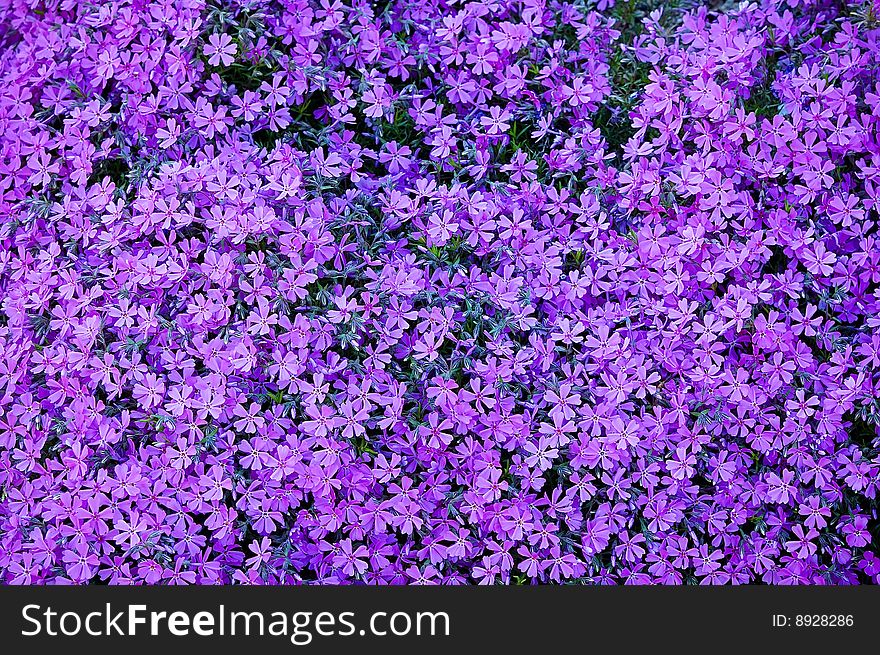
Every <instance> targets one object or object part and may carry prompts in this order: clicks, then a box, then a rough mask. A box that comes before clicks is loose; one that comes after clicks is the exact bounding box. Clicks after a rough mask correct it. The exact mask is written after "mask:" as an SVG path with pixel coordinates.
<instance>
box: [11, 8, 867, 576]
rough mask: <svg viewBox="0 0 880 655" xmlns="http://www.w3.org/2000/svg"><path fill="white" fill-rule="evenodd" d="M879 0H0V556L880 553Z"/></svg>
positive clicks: (410, 559) (491, 562)
mask: <svg viewBox="0 0 880 655" xmlns="http://www.w3.org/2000/svg"><path fill="white" fill-rule="evenodd" d="M878 17H880V11H878V8H877V7H874V6H873V5H872V3H871V2H867V3H864V2H863V3H851V4H847V3H843V2H828V1H825V0H821V1H813V0H788V1H766V0H765V1H762V2H754V3H742V4H736V5H735V4H733V3H726V4H723V3H719V2H716V3H712V4H711V6H708V7H707V6H700V5H699V4H697V3H694V2H690V1H688V0H684V1H683V2H678V3H664V2H647V1H644V2H640V1H637V0H632V1H622V0H617V2H616V3H615V2H614V1H613V0H599V1H598V2H595V1H592V0H589V1H584V0H577V1H575V2H558V1H555V0H484V1H482V2H476V1H465V0H391V1H390V2H365V1H363V0H346V1H343V0H320V1H313V0H281V1H275V0H223V1H220V0H210V1H207V2H206V1H205V0H162V1H156V2H148V1H144V0H102V1H101V2H87V1H84V0H61V1H58V0H4V2H3V3H0V52H2V56H0V242H2V248H0V300H2V303H0V355H2V356H0V580H2V581H5V582H6V583H14V584H20V583H68V582H71V583H86V582H92V583H94V582H106V583H111V584H126V583H172V584H181V583H217V582H223V583H229V582H240V583H248V584H262V583H269V584H276V583H283V584H293V583H298V582H318V583H340V582H358V581H363V582H367V583H446V584H459V583H480V584H492V583H505V584H533V583H547V582H550V583H562V582H586V583H603V584H604V583H700V584H723V583H748V582H766V583H831V584H840V583H859V582H862V583H864V582H878V581H880V557H878V548H877V545H876V544H877V540H878V538H880V534H878V530H880V528H878V518H877V494H878V487H880V455H878V449H880V438H878V423H880V406H878V395H880V393H878V387H880V284H878V283H880V244H878V239H880V235H878V230H877V220H878V200H880V138H878V125H880V74H878V70H880V69H878V65H880V43H878V40H880V23H878Z"/></svg>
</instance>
